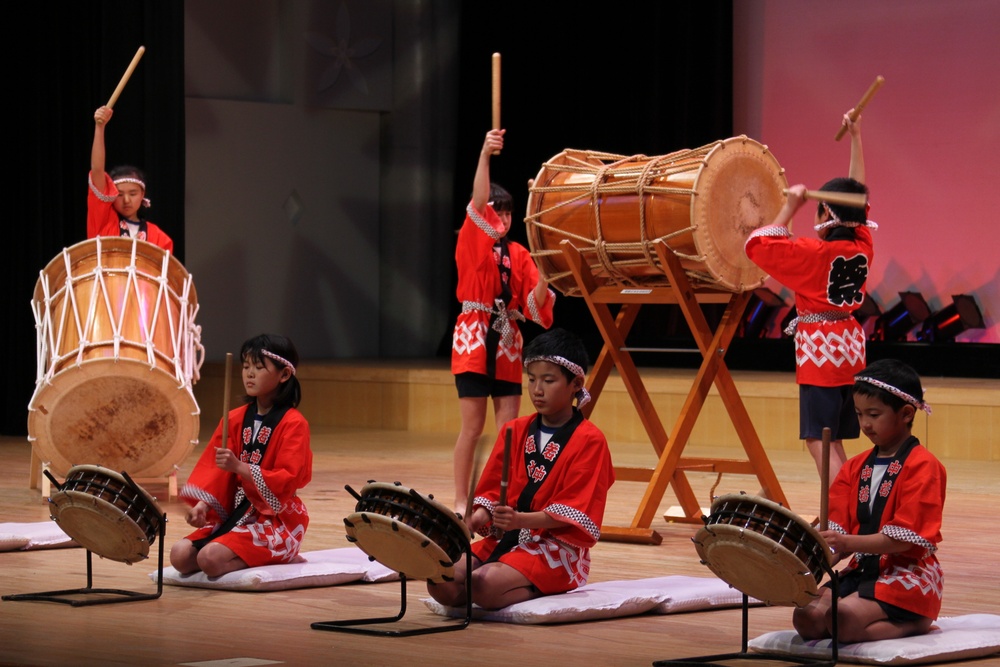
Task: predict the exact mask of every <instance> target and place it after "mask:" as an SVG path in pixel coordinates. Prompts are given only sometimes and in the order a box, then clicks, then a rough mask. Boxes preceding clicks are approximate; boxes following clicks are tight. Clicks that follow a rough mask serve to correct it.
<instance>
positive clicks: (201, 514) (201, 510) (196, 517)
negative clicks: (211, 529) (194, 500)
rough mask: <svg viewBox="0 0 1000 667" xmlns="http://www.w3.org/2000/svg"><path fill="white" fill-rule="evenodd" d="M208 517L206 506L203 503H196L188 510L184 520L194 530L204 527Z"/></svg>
mask: <svg viewBox="0 0 1000 667" xmlns="http://www.w3.org/2000/svg"><path fill="white" fill-rule="evenodd" d="M207 517H208V505H206V504H205V503H204V502H198V504H196V505H195V506H194V507H191V508H188V511H187V514H185V516H184V520H185V521H187V522H188V524H190V525H192V526H194V527H195V528H201V527H202V526H204V525H205V520H206V518H207Z"/></svg>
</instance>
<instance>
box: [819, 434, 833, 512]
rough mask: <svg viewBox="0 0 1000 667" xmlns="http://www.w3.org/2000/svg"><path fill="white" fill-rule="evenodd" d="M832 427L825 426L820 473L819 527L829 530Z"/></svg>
mask: <svg viewBox="0 0 1000 667" xmlns="http://www.w3.org/2000/svg"><path fill="white" fill-rule="evenodd" d="M830 437H831V433H830V427H829V426H827V427H824V428H823V449H822V451H823V453H822V454H821V456H822V457H823V463H822V465H821V466H820V473H819V486H820V496H819V529H820V530H827V529H828V528H829V525H828V524H829V521H828V519H827V517H828V516H829V513H830Z"/></svg>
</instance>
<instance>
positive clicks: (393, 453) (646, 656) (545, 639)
mask: <svg viewBox="0 0 1000 667" xmlns="http://www.w3.org/2000/svg"><path fill="white" fill-rule="evenodd" d="M202 442H203V443H204V442H207V437H204V436H203V438H202ZM452 444H453V439H452V436H441V435H434V434H428V433H413V432H405V431H374V430H361V429H328V430H323V431H319V432H314V433H313V450H314V455H315V462H314V475H313V481H312V483H311V484H310V485H309V486H308V487H307V488H306V489H304V490H303V492H302V497H303V499H304V500H305V502H306V504H307V505H308V508H309V512H310V516H311V523H310V526H309V531H308V533H307V536H306V541H305V547H304V549H303V550H304V551H315V550H321V549H332V548H338V547H348V546H350V545H349V543H348V542H347V541H346V539H345V536H344V525H343V518H344V517H345V516H347V515H348V514H350V513H351V512H352V511H353V510H354V504H355V500H354V498H353V497H352V496H351V495H350V494H349V493H348V492H347V491H346V490H345V488H344V487H345V485H350V486H351V487H352V488H354V489H355V490H360V489H361V488H362V487H363V486H364V484H365V483H366V482H367V481H368V480H377V481H384V482H392V481H399V482H401V483H402V484H404V485H406V486H409V487H412V488H414V489H416V490H417V491H419V492H421V493H423V494H433V495H435V496H436V497H437V498H438V499H440V500H441V501H443V502H445V503H446V504H450V501H451V482H450V479H451V447H452ZM202 446H203V445H202ZM200 449H201V446H199V447H197V448H196V449H195V451H194V452H193V453H192V454H191V455H190V456H189V457H188V458H187V460H185V461H184V462H183V463H182V464H181V466H180V473H179V475H180V481H181V482H182V483H183V481H184V479H186V477H187V474H188V472H189V471H190V469H191V466H192V465H193V463H194V461H195V459H196V457H197V455H198V454H199V453H200ZM650 452H651V449H650V446H649V444H648V443H637V444H634V445H628V444H625V445H623V444H620V443H613V444H612V454H613V456H614V458H615V462H616V464H617V465H645V464H648V461H649V458H650ZM741 453H742V452H737V451H735V450H734V451H711V452H709V451H697V450H690V451H688V452H686V454H698V455H704V456H717V457H725V456H736V455H739V454H741ZM0 461H2V462H3V468H4V474H3V476H2V477H0V522H37V521H46V520H48V518H49V511H48V508H47V503H46V500H45V499H44V498H42V497H41V495H40V493H39V491H38V490H37V489H35V490H32V489H29V488H28V483H27V480H28V469H29V448H28V445H27V443H26V442H25V440H24V439H22V438H10V437H7V438H0ZM771 463H772V465H773V466H774V468H775V471H776V473H777V475H778V479H779V481H780V482H781V485H782V488H783V490H784V492H785V494H786V496H787V497H788V499H789V503H790V506H791V507H793V508H795V509H796V511H797V512H798V513H799V514H800V515H803V516H808V515H815V514H816V513H818V511H819V498H818V486H819V482H818V476H817V474H816V471H815V468H814V466H813V463H812V461H811V459H809V457H808V455H807V454H804V453H799V452H791V453H789V452H781V453H779V454H777V455H772V460H771ZM945 463H946V465H947V467H948V472H949V480H948V481H949V484H948V500H947V503H946V506H945V525H944V537H945V540H944V542H943V543H942V545H941V551H940V558H941V562H942V566H943V568H944V572H945V597H944V608H943V610H942V615H943V616H955V615H960V614H967V613H1000V568H997V567H996V565H995V563H996V559H997V554H998V553H1000V537H998V529H997V520H996V517H995V515H994V514H993V511H994V510H995V509H996V506H995V505H994V503H995V502H997V500H998V491H1000V482H998V481H997V480H998V479H1000V462H995V461H989V462H983V461H954V462H949V461H945ZM689 478H690V479H691V482H692V486H693V487H694V490H695V493H696V494H697V497H698V498H705V499H706V500H705V502H706V504H707V503H708V497H709V493H710V489H711V487H712V485H713V484H714V483H715V482H716V476H715V475H714V474H698V473H690V474H689ZM144 488H145V489H146V490H147V491H148V492H149V493H150V494H152V495H154V496H156V497H157V498H158V499H159V502H160V503H161V506H162V509H163V510H164V511H166V512H167V515H168V521H167V532H166V540H164V544H165V547H166V550H167V551H169V547H170V545H172V544H173V543H174V541H175V540H177V539H178V538H180V537H182V536H183V535H185V534H187V532H188V531H189V527H188V526H187V525H186V524H185V522H184V520H183V512H184V508H183V505H182V504H181V503H179V502H177V501H176V500H166V495H167V487H166V485H165V484H164V485H162V486H154V485H144ZM758 488H759V486H758V485H757V481H756V479H753V478H749V477H747V476H741V475H727V476H724V477H723V479H722V481H721V483H720V484H719V486H718V487H717V488H716V491H715V492H716V494H722V493H732V492H738V491H747V492H749V493H756V492H757V490H758ZM644 489H645V485H644V484H640V483H636V482H620V483H618V484H616V485H615V487H614V488H613V489H612V492H611V498H610V504H609V507H608V512H607V516H606V523H607V524H608V525H629V524H630V522H631V521H632V517H633V515H634V513H635V511H636V509H637V507H638V505H639V502H640V500H641V499H642V495H643V492H644ZM662 504H663V507H661V508H660V511H659V512H658V514H657V518H656V520H654V522H653V528H655V529H656V530H657V531H658V532H660V534H661V535H662V536H663V541H662V544H659V545H656V546H651V545H641V544H625V543H615V542H604V541H602V542H600V543H599V544H598V545H597V546H596V547H595V548H594V549H593V551H592V558H593V564H592V576H591V582H594V583H596V582H601V581H612V580H622V579H641V578H649V577H661V576H667V575H676V574H680V575H692V576H704V577H709V576H713V575H712V573H711V572H710V571H709V570H708V568H706V567H705V566H704V565H702V564H700V563H699V562H698V557H697V554H696V552H695V550H694V547H693V545H692V544H691V540H690V538H691V536H692V535H693V534H694V532H695V531H696V529H697V526H695V525H693V524H690V523H667V522H666V521H665V520H663V519H662V517H663V514H664V512H665V511H666V510H667V508H668V507H669V506H670V505H675V504H676V499H675V498H674V497H673V495H672V492H671V491H670V490H669V489H668V490H667V492H666V494H665V495H664V498H663V502H662ZM157 547H158V545H156V544H154V545H153V554H154V558H152V559H150V560H147V561H145V562H143V563H140V564H136V565H132V566H128V565H125V564H123V563H119V562H116V561H110V560H103V559H98V558H97V557H95V558H94V586H95V587H108V588H120V589H126V590H134V591H139V592H150V593H152V592H155V585H154V584H153V583H152V581H151V580H150V578H149V576H148V575H149V573H150V572H154V571H156V565H157V563H156V559H155V553H156V550H157ZM85 584H86V552H85V551H84V550H83V549H80V548H71V549H57V550H47V551H46V550H41V551H27V552H7V553H0V594H3V595H10V594H16V593H31V592H37V591H50V590H61V589H73V588H78V587H82V586H84V585H85ZM426 597H427V595H426V590H425V587H424V583H423V582H420V581H414V582H408V585H407V611H406V615H405V616H404V618H403V620H402V621H399V622H398V623H396V624H394V626H393V627H394V629H400V628H402V627H413V626H418V625H438V624H440V623H442V622H443V619H442V617H440V616H437V615H435V614H433V613H431V612H430V611H429V610H428V609H427V608H426V607H425V605H424V604H423V602H422V601H423V600H424V599H425V598H426ZM399 602H400V585H399V583H398V582H390V583H380V584H349V585H343V586H335V587H327V588H308V589H301V590H293V591H284V592H270V593H239V592H225V591H212V590H205V589H196V588H181V587H173V586H164V590H163V594H162V596H161V597H160V598H158V599H155V600H147V601H134V602H124V603H118V604H108V605H96V606H91V607H77V608H74V607H70V606H69V605H65V604H59V603H53V602H39V601H3V602H0V664H3V665H139V664H141V665H205V666H213V667H214V666H215V665H218V666H222V665H225V666H227V667H241V666H244V665H245V666H250V665H268V664H285V665H386V666H390V665H391V666H403V665H406V666H415V667H422V666H425V665H426V666H430V665H435V666H437V665H484V664H485V665H496V664H501V663H505V662H508V661H510V662H513V663H514V664H518V665H523V666H525V667H531V666H536V665H537V666H545V667H554V666H555V665H581V666H583V665H587V666H589V665H601V666H604V665H609V666H623V667H624V666H630V665H650V664H651V663H652V662H653V661H656V660H665V659H679V658H685V657H690V656H704V655H712V654H717V653H729V652H734V651H738V650H739V648H740V641H741V611H740V610H739V609H738V608H737V609H728V610H716V611H705V612H697V613H685V614H673V615H644V616H634V617H628V618H622V619H615V620H606V621H594V622H588V623H577V624H565V625H550V626H541V625H533V626H532V625H510V624H504V623H490V622H484V621H473V622H472V624H471V625H470V626H469V627H467V628H465V629H463V630H458V631H454V632H444V633H438V634H430V635H422V636H415V637H371V636H364V635H355V634H346V633H339V632H324V631H318V630H313V629H311V628H310V623H312V622H316V621H330V620H340V619H356V618H370V617H382V616H391V615H394V614H395V613H396V612H397V611H398V609H399ZM749 619H750V620H749V633H750V636H751V637H756V636H758V635H760V634H763V633H764V632H769V631H772V630H780V629H787V628H790V627H791V608H789V607H768V608H751V610H750V614H749ZM743 663H744V664H756V665H765V664H768V662H764V661H760V660H758V661H743ZM732 664H738V663H732ZM774 664H787V663H774ZM967 664H975V665H977V666H979V665H997V664H1000V656H997V657H993V658H989V659H984V660H979V661H974V662H972V663H967Z"/></svg>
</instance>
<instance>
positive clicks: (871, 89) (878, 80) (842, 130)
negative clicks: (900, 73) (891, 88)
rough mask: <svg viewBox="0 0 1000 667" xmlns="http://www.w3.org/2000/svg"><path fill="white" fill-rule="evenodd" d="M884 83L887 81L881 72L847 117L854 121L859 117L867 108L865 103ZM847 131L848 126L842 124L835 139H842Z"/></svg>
mask: <svg viewBox="0 0 1000 667" xmlns="http://www.w3.org/2000/svg"><path fill="white" fill-rule="evenodd" d="M883 83H885V79H884V78H883V77H882V75H881V74H880V75H878V76H877V77H875V81H874V82H872V85H871V86H869V88H868V91H867V92H866V93H865V94H864V96H863V97H862V98H861V101H860V102H858V104H857V106H855V107H854V109H853V110H852V111H851V113H849V114H848V115H847V117H848V118H850V119H851V122H852V123H853V122H854V121H856V120H857V119H858V116H860V115H861V110H862V109H864V108H865V105H866V104H868V103H869V102H870V101H871V99H872V98H873V97H875V93H876V92H878V89H879V88H881V87H882V84H883ZM845 132H847V126H846V125H841V126H840V129H839V130H838V131H837V136H836V137H834V140H835V141H840V139H841V138H842V137H843V136H844V133H845Z"/></svg>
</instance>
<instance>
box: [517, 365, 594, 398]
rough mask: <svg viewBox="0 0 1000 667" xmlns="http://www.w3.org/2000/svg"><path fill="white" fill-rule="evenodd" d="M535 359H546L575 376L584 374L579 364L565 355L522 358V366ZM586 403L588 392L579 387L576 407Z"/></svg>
mask: <svg viewBox="0 0 1000 667" xmlns="http://www.w3.org/2000/svg"><path fill="white" fill-rule="evenodd" d="M536 361H547V362H549V363H551V364H555V365H557V366H562V367H563V368H565V369H566V370H568V371H569V372H570V373H572V374H573V375H575V376H576V377H584V376H585V375H586V374H585V373H584V372H583V368H582V367H581V366H580V365H579V364H575V363H573V362H572V361H570V360H569V359H567V358H566V357H557V356H538V357H528V358H527V359H525V360H524V367H525V368H527V367H528V365H529V364H532V363H534V362H536ZM587 403H590V392H589V391H587V390H586V388H583V387H581V388H580V391H578V392H576V407H578V408H582V407H583V406H585V405H586V404H587Z"/></svg>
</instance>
